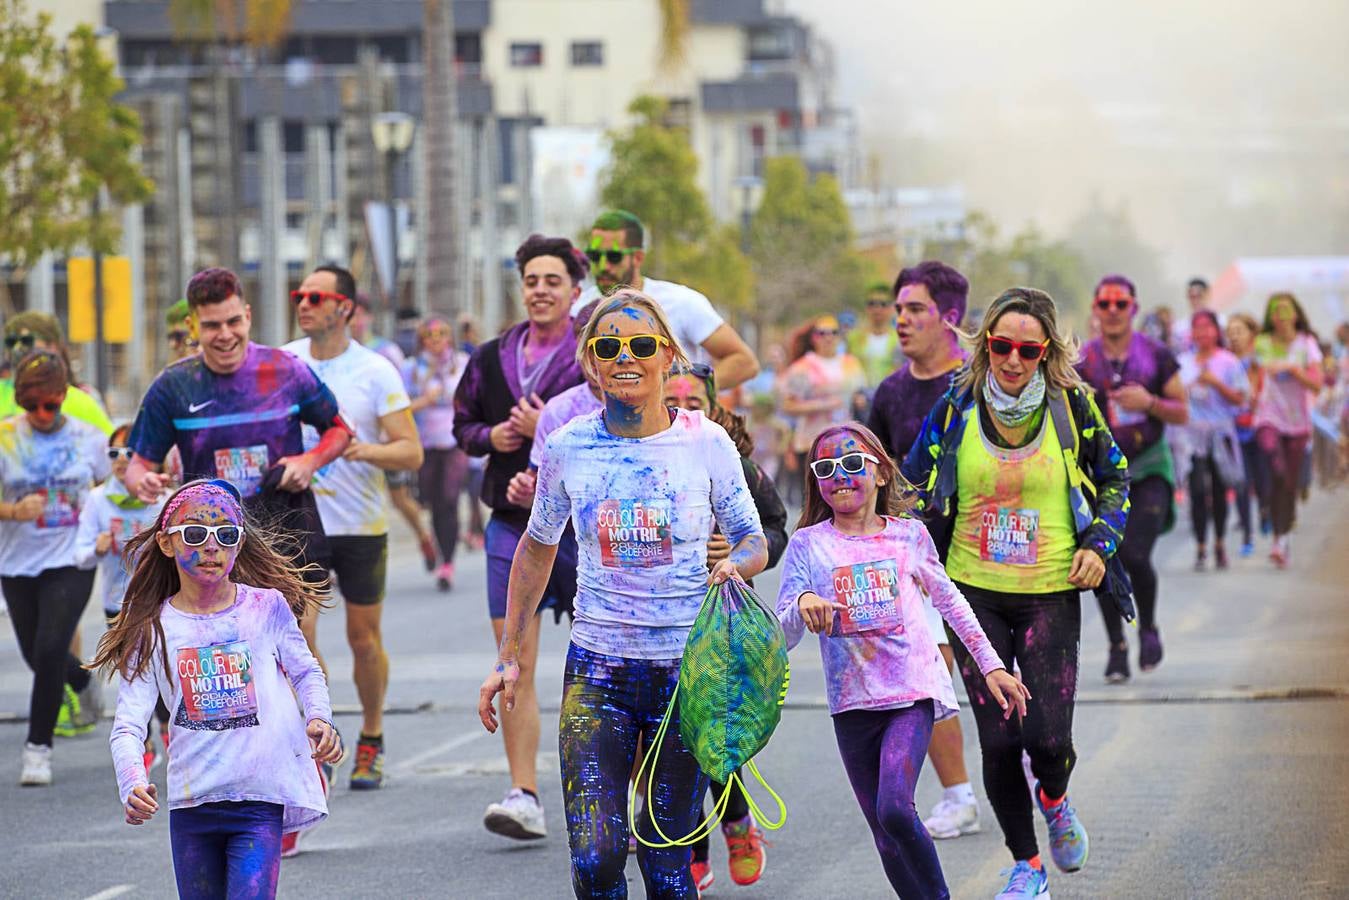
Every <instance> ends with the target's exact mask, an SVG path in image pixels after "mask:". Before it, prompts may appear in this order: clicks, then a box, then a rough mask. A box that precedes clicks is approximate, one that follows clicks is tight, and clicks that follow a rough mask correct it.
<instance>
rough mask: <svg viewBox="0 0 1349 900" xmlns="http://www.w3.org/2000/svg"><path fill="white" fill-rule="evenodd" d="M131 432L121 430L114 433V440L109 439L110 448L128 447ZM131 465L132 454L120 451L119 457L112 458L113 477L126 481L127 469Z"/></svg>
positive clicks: (121, 448)
mask: <svg viewBox="0 0 1349 900" xmlns="http://www.w3.org/2000/svg"><path fill="white" fill-rule="evenodd" d="M128 436H129V432H126V431H119V432H116V433H115V434H113V436H112V440H110V441H108V449H109V450H123V451H125V450H126V449H127V446H126V439H127V437H128ZM130 466H131V456H130V454H127V453H119V454H118V456H117V458H116V459H114V460H112V477H113V478H116V479H117V480H118V481H121V482H123V483H125V482H126V470H127V469H128V468H130Z"/></svg>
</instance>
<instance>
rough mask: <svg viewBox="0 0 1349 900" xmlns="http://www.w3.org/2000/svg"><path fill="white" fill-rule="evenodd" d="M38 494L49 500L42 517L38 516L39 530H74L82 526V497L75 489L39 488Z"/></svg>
mask: <svg viewBox="0 0 1349 900" xmlns="http://www.w3.org/2000/svg"><path fill="white" fill-rule="evenodd" d="M38 493H40V494H42V495H44V496H45V497H46V498H47V505H46V506H45V507H43V510H42V515H40V516H38V520H37V527H38V528H72V527H74V526H76V525H79V524H80V495H79V492H78V491H77V490H74V489H73V488H70V489H68V488H63V487H46V488H39V489H38Z"/></svg>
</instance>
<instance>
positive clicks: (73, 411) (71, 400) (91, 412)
mask: <svg viewBox="0 0 1349 900" xmlns="http://www.w3.org/2000/svg"><path fill="white" fill-rule="evenodd" d="M20 412H22V410H20V409H19V404H17V403H15V402H14V379H12V378H0V419H8V418H9V417H10V416H17V415H18V414H19V413H20ZM61 412H63V413H65V414H66V415H68V416H70V417H71V418H72V419H79V420H80V421H81V422H87V423H88V424H90V425H92V426H94V427H95V428H97V429H98V430H99V431H101V432H103V434H104V435H105V436H106V435H109V434H112V431H113V425H112V420H111V419H109V418H108V414H107V413H105V412H104V411H103V407H101V406H99V405H98V401H97V400H95V399H94V398H93V397H91V396H89V395H88V394H87V393H85V392H84V391H82V390H80V389H79V388H77V387H75V386H74V385H71V386H70V389H69V390H67V391H66V402H65V403H62V404H61Z"/></svg>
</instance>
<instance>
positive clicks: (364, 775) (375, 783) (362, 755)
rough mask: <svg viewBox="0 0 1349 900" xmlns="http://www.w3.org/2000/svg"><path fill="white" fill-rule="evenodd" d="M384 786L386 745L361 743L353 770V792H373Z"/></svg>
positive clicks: (358, 745) (358, 744)
mask: <svg viewBox="0 0 1349 900" xmlns="http://www.w3.org/2000/svg"><path fill="white" fill-rule="evenodd" d="M383 784H384V745H383V744H382V743H380V744H371V743H367V742H365V741H360V742H359V743H357V744H356V765H355V766H354V767H353V768H352V770H351V789H352V790H353V791H373V790H375V789H376V788H378V787H380V786H382V785H383Z"/></svg>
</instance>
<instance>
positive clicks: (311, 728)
mask: <svg viewBox="0 0 1349 900" xmlns="http://www.w3.org/2000/svg"><path fill="white" fill-rule="evenodd" d="M304 733H305V734H307V735H309V745H310V746H311V747H313V748H314V752H313V754H311V755H312V756H313V757H314V759H317V760H318V761H319V762H324V763H332V764H333V765H336V764H337V763H339V762H341V761H342V736H341V735H340V734H338V733H337V729H336V728H334V727H333V726H331V725H329V724H328V723H327V722H325V721H323V720H322V719H310V720H309V724H307V725H305V727H304Z"/></svg>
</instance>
